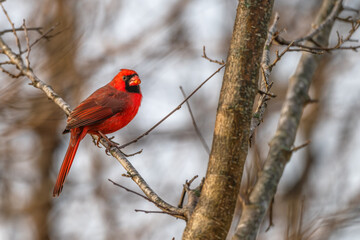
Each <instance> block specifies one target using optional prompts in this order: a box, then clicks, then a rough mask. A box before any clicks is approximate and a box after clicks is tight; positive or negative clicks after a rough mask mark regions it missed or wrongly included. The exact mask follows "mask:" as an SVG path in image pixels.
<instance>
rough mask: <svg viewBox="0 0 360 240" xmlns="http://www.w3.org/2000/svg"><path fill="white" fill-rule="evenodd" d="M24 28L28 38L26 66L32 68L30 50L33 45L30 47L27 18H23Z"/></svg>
mask: <svg viewBox="0 0 360 240" xmlns="http://www.w3.org/2000/svg"><path fill="white" fill-rule="evenodd" d="M23 28H24V31H25V39H26V46H27V54H26V57H25V60H26V67H27V69H28V70H29V69H30V60H29V56H30V51H31V47H30V40H29V36H28V31H27V28H26V25H25V19H23Z"/></svg>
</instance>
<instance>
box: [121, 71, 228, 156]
mask: <svg viewBox="0 0 360 240" xmlns="http://www.w3.org/2000/svg"><path fill="white" fill-rule="evenodd" d="M224 67H225V65H223V66H221V67H219V68H218V69H217V70H216V71H215V72H214V73H213V74H211V75H210V76H209V77H208V78H207V79H205V81H203V82H202V83H201V84H200V85H199V86H198V87H197V88H196V89H195V90H194V91H193V92H192V93H190V95H189V96H188V97H187V98H185V99H184V101H182V102H181V103H180V104H179V105H178V106H177V107H176V108H174V110H172V111H171V112H170V113H168V114H167V115H166V116H165V117H164V118H162V119H161V120H160V121H159V122H157V123H156V124H155V125H154V126H152V127H151V128H150V129H149V130H147V131H146V132H145V133H143V134H141V135H140V136H138V137H137V138H135V139H134V140H132V141H130V142H128V143H125V144H124V145H121V146H120V147H119V149H122V148H124V147H126V146H129V145H130V144H132V143H135V142H137V141H139V140H140V139H141V138H143V137H145V136H146V135H148V134H149V133H150V132H151V131H152V130H154V129H155V128H156V127H157V126H159V125H160V124H161V123H162V122H163V121H165V120H166V119H167V118H168V117H170V116H171V115H172V114H173V113H174V112H176V111H177V110H179V109H180V108H181V106H182V105H183V104H184V103H186V101H187V100H188V99H190V98H191V97H192V96H193V95H194V94H195V93H196V92H197V91H198V90H199V89H200V88H201V87H202V86H203V85H204V84H205V83H206V82H207V81H209V80H210V79H211V78H212V77H213V76H215V75H216V74H217V73H218V72H220V70H221V69H223V68H224Z"/></svg>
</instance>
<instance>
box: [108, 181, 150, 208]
mask: <svg viewBox="0 0 360 240" xmlns="http://www.w3.org/2000/svg"><path fill="white" fill-rule="evenodd" d="M108 181H109V182H111V183H112V184H114V185H115V186H117V187H120V188H122V189H125V190H126V191H128V192H131V193H133V194H135V195H137V196H139V197H142V198H143V199H145V200H147V201H149V202H151V203H154V204H156V203H155V202H153V201H152V200H151V199H150V198H148V197H146V196H144V195H142V194H140V193H138V192H135V191H134V190H131V189H129V188H127V187H125V186H123V185H120V184H119V183H116V182H114V181H113V180H111V179H108Z"/></svg>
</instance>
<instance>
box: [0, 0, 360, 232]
mask: <svg viewBox="0 0 360 240" xmlns="http://www.w3.org/2000/svg"><path fill="white" fill-rule="evenodd" d="M321 3H322V1H312V0H306V1H300V0H296V1H285V0H279V1H275V5H274V9H273V12H279V15H280V20H279V22H278V29H280V30H281V29H284V28H285V29H286V31H285V32H283V33H282V34H281V36H282V37H284V38H286V39H297V38H300V37H302V36H304V35H306V33H308V32H309V30H310V29H311V24H312V22H314V18H315V15H316V13H317V12H318V10H319V8H320V5H321ZM2 4H3V6H4V7H5V8H6V10H7V12H8V14H9V16H10V17H11V19H12V21H13V22H14V24H15V25H16V27H18V26H21V24H22V21H23V19H26V24H27V26H28V27H38V26H41V27H43V28H44V29H45V30H46V29H49V28H51V27H53V26H56V27H55V30H54V32H53V33H51V34H52V35H54V36H52V37H51V38H50V39H42V40H41V41H40V43H38V44H37V45H35V46H34V47H33V48H32V52H31V55H30V62H31V67H32V68H33V70H34V72H35V73H36V74H37V75H38V76H39V78H41V79H42V80H44V81H46V82H47V83H48V84H50V85H51V86H52V87H53V89H54V90H55V91H56V92H57V93H58V94H59V95H60V96H61V97H63V98H64V99H65V100H66V101H67V102H68V103H69V104H70V105H71V106H72V107H74V106H76V105H77V104H78V103H79V102H80V101H81V100H82V99H84V98H85V97H87V96H88V95H89V94H90V93H91V92H93V91H94V90H95V89H97V88H98V87H100V86H102V85H104V84H105V83H107V82H108V81H110V80H111V78H112V77H113V76H114V75H115V74H116V73H117V71H118V70H119V69H120V68H130V69H135V70H136V71H137V72H138V73H139V75H140V78H141V79H142V92H143V95H144V99H143V103H142V106H141V108H140V111H139V114H138V116H137V117H136V118H135V119H134V121H133V122H132V123H131V124H129V126H128V127H126V128H125V129H123V130H121V131H119V132H117V133H115V134H114V135H115V141H117V142H120V144H122V143H126V142H128V141H129V140H131V139H133V138H135V137H136V136H138V135H140V134H141V133H143V132H144V131H146V130H147V129H148V128H149V127H151V126H152V125H153V124H155V123H156V122H157V121H158V120H160V119H161V118H162V117H163V116H165V115H166V114H167V113H168V112H169V111H171V110H172V109H173V108H174V107H175V106H177V105H178V104H179V102H181V101H182V100H183V96H182V94H181V92H180V91H179V86H180V85H181V86H182V87H183V88H184V89H185V92H186V93H188V94H189V93H190V92H191V91H192V90H193V89H194V88H195V87H196V86H197V85H198V84H199V83H200V82H202V81H203V80H204V79H205V78H206V77H208V76H209V75H210V74H211V73H212V72H214V71H215V70H216V69H217V68H218V66H217V65H216V64H214V63H210V62H208V61H207V60H205V59H203V58H201V55H202V47H203V46H206V49H207V54H208V55H209V56H212V57H214V58H216V59H226V56H227V51H228V48H229V44H230V39H231V35H232V27H233V24H234V19H235V14H236V7H237V1H213V0H211V1H205V0H201V1H190V0H185V1H179V0H171V1H164V0H157V1H151V2H144V1H116V0H108V1H92V2H89V1H69V0H66V1H61V0H56V1H49V0H42V1H24V0H8V1H6V2H3V3H2ZM344 6H346V7H347V8H348V9H347V10H346V11H344V12H343V13H342V14H341V15H340V17H342V16H343V17H345V16H349V15H351V16H353V18H355V19H359V9H360V3H359V2H358V1H356V0H348V1H344ZM358 21H359V20H358ZM9 28H10V25H9V23H8V21H7V19H6V17H5V16H4V14H0V29H9ZM333 29H334V30H333V32H332V34H331V38H330V45H334V44H336V42H337V36H336V32H335V31H336V30H337V31H339V34H341V35H346V34H347V32H348V31H349V29H350V27H349V24H348V23H346V22H344V21H336V23H335V26H334V27H333ZM23 34H24V33H19V35H20V36H22V37H23ZM29 35H30V37H31V38H33V39H36V36H38V35H36V33H35V32H30V33H29ZM1 37H2V38H3V39H4V40H6V41H7V42H9V43H11V45H10V47H12V48H16V43H15V41H14V40H13V36H12V34H11V33H6V34H3V35H2V36H1ZM359 38H360V33H359V31H357V32H356V33H355V34H354V35H353V39H359ZM23 46H26V43H25V42H24V44H23ZM300 56H301V53H300V52H288V53H286V54H285V55H284V57H283V58H282V59H281V61H279V63H278V64H277V65H276V67H275V68H274V69H273V72H272V75H271V79H272V80H273V81H274V82H275V83H274V86H273V88H272V92H273V93H274V94H276V98H273V99H272V100H271V101H269V102H268V109H267V112H266V114H265V117H264V122H263V123H262V124H261V125H260V127H259V128H258V129H257V130H256V136H255V137H254V139H253V142H252V143H253V144H252V146H251V148H249V154H248V158H247V164H246V169H245V171H244V175H243V180H242V186H241V189H240V195H239V200H238V204H237V205H238V207H237V209H236V212H235V216H234V219H233V223H232V228H231V231H230V234H229V238H231V235H232V233H233V232H234V231H235V227H236V225H237V223H238V222H239V218H240V214H241V204H242V201H241V199H244V198H246V195H247V194H248V192H249V189H251V187H252V186H253V183H254V182H255V181H256V176H257V173H258V172H259V170H260V169H261V167H262V164H263V162H264V160H265V159H266V156H267V153H268V150H269V147H268V142H269V141H270V140H271V139H272V137H273V135H274V132H275V130H276V125H277V122H278V119H279V111H280V109H281V106H282V104H283V102H284V99H285V93H286V91H287V87H288V82H289V78H290V76H291V75H292V74H293V72H294V70H295V68H296V65H297V63H298V60H299V58H300ZM359 58H360V57H359V54H358V53H354V52H353V51H335V52H332V53H326V54H324V56H323V60H322V61H321V63H320V66H319V67H318V68H317V69H316V73H315V77H314V80H313V84H312V85H311V88H310V92H309V95H310V97H311V98H312V99H316V100H318V102H317V103H315V104H310V105H308V106H306V107H305V111H304V113H303V117H302V120H301V124H300V128H299V129H298V133H297V138H296V141H295V146H298V145H301V144H302V143H304V142H306V141H307V140H311V143H310V145H308V146H307V147H305V148H303V149H301V150H299V151H297V152H295V153H294V154H293V156H292V158H291V161H290V162H289V164H288V165H287V167H286V169H285V172H284V175H283V177H282V179H281V181H280V184H279V186H278V189H277V193H276V195H275V200H274V204H273V206H272V222H273V224H274V226H272V227H271V228H270V229H269V230H268V231H265V230H266V229H267V227H268V225H269V224H270V223H269V218H268V217H266V218H265V220H264V221H263V223H262V225H261V229H260V232H259V235H258V239H354V238H356V236H358V235H359V234H360V228H359V227H358V226H357V225H356V224H357V222H358V220H359V216H360V215H359V213H360V211H359V208H358V206H359V201H360V198H359V196H360V188H359V186H360V179H359V175H358V169H359V168H360V166H359V161H358V158H359V157H360V153H359V152H358V149H359V148H358V145H359V141H360V126H359V124H358V119H359V116H358V115H359V111H358V110H359V109H360V106H359V103H360V101H359V96H358V92H359V90H360V84H359V81H357V80H358V79H359V76H360V72H359V71H360V68H359V67H358V63H359ZM0 61H1V62H3V61H5V58H4V56H2V55H0ZM221 75H222V73H221V74H217V75H216V76H215V77H214V79H211V80H210V81H209V82H208V83H207V84H206V85H205V86H204V87H203V88H202V89H201V90H200V91H199V92H198V93H196V94H195V95H194V96H193V97H192V98H191V99H190V105H191V107H192V111H193V113H194V117H195V120H196V123H197V125H198V127H199V129H200V131H201V133H202V135H203V136H204V138H205V141H206V142H207V144H208V145H209V146H211V142H212V135H213V131H214V124H215V115H216V108H217V101H218V99H219V93H220V87H221V79H222V76H221ZM0 83H1V84H0V135H1V137H0V139H1V142H0V239H171V238H172V237H175V239H180V238H181V235H182V233H183V231H184V228H185V222H184V221H182V220H176V219H175V218H173V217H171V216H167V215H164V214H144V213H142V212H134V209H143V210H157V209H156V208H155V207H154V206H153V204H151V203H149V202H146V201H144V200H143V199H141V198H139V197H137V196H135V195H133V194H131V193H128V192H126V191H123V190H121V189H120V188H117V187H114V186H113V185H112V184H111V183H109V182H108V181H107V179H108V178H110V179H112V180H114V181H116V182H119V183H121V184H122V185H124V186H127V187H129V188H131V189H134V190H137V187H136V185H135V184H133V183H132V182H131V180H129V179H128V178H124V177H122V176H121V174H123V173H125V171H124V170H123V168H122V167H121V166H120V165H119V164H118V163H117V162H116V161H114V160H113V159H112V158H110V157H107V156H106V155H105V154H104V153H103V149H98V148H96V147H94V146H93V144H92V142H91V139H90V137H87V139H85V140H84V141H83V142H82V144H81V146H80V148H79V152H78V155H77V157H76V160H75V161H74V164H73V167H72V168H73V169H72V170H71V172H70V174H69V177H68V179H67V182H66V184H65V185H66V186H65V188H64V191H63V193H62V195H61V197H60V198H57V199H54V198H52V195H51V192H52V190H51V189H52V187H53V183H54V180H55V177H56V174H57V172H58V169H59V167H60V164H61V161H62V159H63V156H64V154H65V150H66V147H67V144H68V138H69V136H68V135H62V134H61V132H62V130H63V128H64V126H65V120H66V116H65V114H63V112H62V111H61V109H59V108H58V107H57V106H55V105H54V104H53V102H51V101H49V100H48V99H47V98H46V96H45V95H44V94H43V92H41V91H39V90H38V89H35V88H33V87H31V86H28V81H27V80H26V79H25V78H15V79H14V78H10V77H8V76H7V75H6V74H3V73H2V74H0ZM140 149H143V153H142V154H140V155H136V156H134V157H131V158H130V160H131V162H132V163H133V164H134V165H135V167H136V168H137V169H138V170H139V172H140V173H141V174H142V175H143V177H144V178H145V179H146V180H147V181H148V183H149V184H150V185H151V186H152V187H153V189H154V190H155V191H156V192H157V193H158V194H159V195H160V196H162V197H163V198H164V199H165V200H167V201H168V202H170V203H172V204H173V205H176V204H177V202H178V200H179V198H180V193H181V191H182V185H183V183H184V182H185V180H186V179H190V178H192V177H193V176H194V175H197V174H198V175H199V176H200V177H203V176H205V173H206V168H207V160H208V158H209V156H208V153H207V151H206V150H205V149H204V148H203V146H202V144H201V142H200V140H199V137H198V135H197V134H196V132H195V131H194V128H193V125H192V121H191V118H190V115H189V113H188V111H187V109H186V107H183V108H182V110H180V111H178V112H176V113H175V114H174V115H173V116H171V117H170V118H169V119H168V120H167V121H165V122H164V123H163V124H161V125H160V126H159V128H157V129H156V130H155V131H154V132H152V133H151V134H150V135H149V136H147V137H145V138H143V139H142V140H141V141H139V142H138V143H136V144H133V145H131V146H129V147H128V148H126V149H125V152H129V153H131V152H135V151H138V150H140ZM199 181H200V180H196V181H195V183H194V186H195V185H198V184H199Z"/></svg>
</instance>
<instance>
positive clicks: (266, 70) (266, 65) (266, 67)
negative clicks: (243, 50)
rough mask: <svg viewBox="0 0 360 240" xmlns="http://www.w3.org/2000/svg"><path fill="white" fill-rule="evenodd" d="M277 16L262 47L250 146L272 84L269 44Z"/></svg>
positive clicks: (274, 31)
mask: <svg viewBox="0 0 360 240" xmlns="http://www.w3.org/2000/svg"><path fill="white" fill-rule="evenodd" d="M279 18H280V17H279V14H278V13H275V17H274V21H273V23H272V24H271V26H270V28H269V31H268V34H267V38H266V41H265V45H264V51H263V55H262V60H261V70H262V81H261V82H260V91H261V92H263V93H264V94H262V95H261V96H260V98H259V100H258V105H257V108H256V110H255V112H254V114H253V117H252V119H251V125H250V135H249V145H250V146H251V140H252V138H253V135H254V132H255V129H256V127H257V126H259V125H260V123H261V122H262V121H263V116H264V113H265V110H266V107H267V104H266V103H267V101H268V100H270V98H269V94H271V93H270V89H271V86H272V84H273V83H272V82H270V73H271V70H272V67H273V66H274V65H275V64H274V65H270V48H271V44H272V42H273V39H274V36H275V35H276V34H277V30H276V24H277V22H278V21H279ZM285 52H286V51H284V53H283V54H285Z"/></svg>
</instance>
